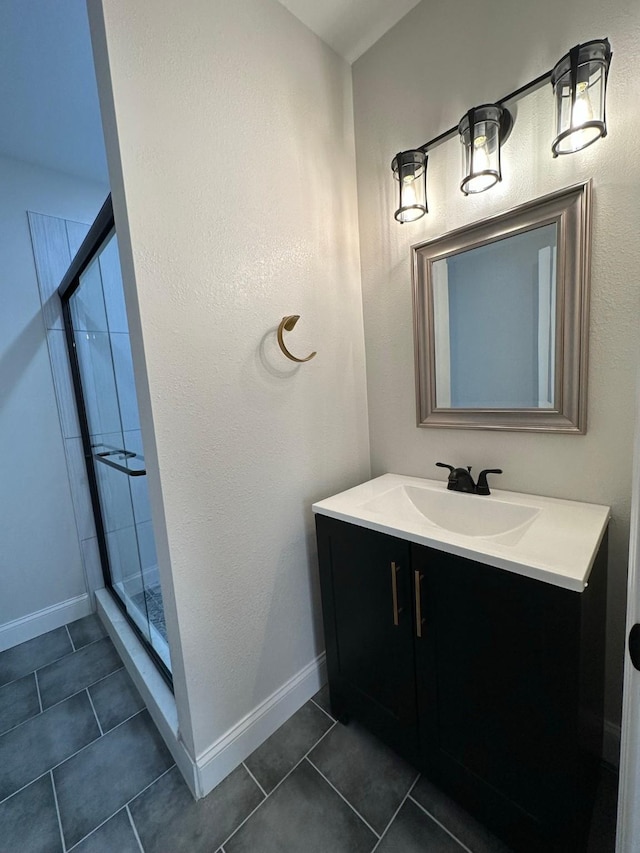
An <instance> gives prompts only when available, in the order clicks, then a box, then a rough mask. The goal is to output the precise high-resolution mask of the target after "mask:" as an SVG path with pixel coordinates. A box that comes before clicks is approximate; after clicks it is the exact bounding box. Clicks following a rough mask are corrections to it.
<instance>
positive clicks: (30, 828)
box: [0, 773, 62, 853]
mask: <svg viewBox="0 0 640 853" xmlns="http://www.w3.org/2000/svg"><path fill="white" fill-rule="evenodd" d="M0 850H2V851H3V853H5V851H6V853H19V851H20V853H22V852H23V851H24V853H58V851H61V850H62V841H61V840H60V827H59V826H58V814H57V812H56V804H55V800H54V797H53V788H52V786H51V775H50V774H49V773H47V775H46V776H43V777H42V779H38V780H37V781H36V782H32V783H31V785H29V786H28V787H26V788H25V789H24V790H23V791H20V792H19V793H17V794H14V796H13V797H10V798H9V799H8V800H5V801H4V803H0Z"/></svg>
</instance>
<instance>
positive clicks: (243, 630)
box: [89, 0, 369, 756]
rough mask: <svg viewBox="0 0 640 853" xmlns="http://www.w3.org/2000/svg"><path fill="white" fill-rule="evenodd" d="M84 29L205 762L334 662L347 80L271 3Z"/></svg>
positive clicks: (185, 675)
mask: <svg viewBox="0 0 640 853" xmlns="http://www.w3.org/2000/svg"><path fill="white" fill-rule="evenodd" d="M89 12H90V20H91V26H92V34H93V40H94V51H95V53H96V63H97V75H98V87H99V90H100V95H101V100H102V106H103V123H104V125H105V133H106V139H107V154H108V158H109V168H110V175H111V179H112V187H113V198H114V207H115V214H116V225H117V228H118V233H119V235H120V247H121V256H122V261H123V271H124V277H125V288H126V298H127V308H128V313H129V319H130V324H131V330H132V336H131V337H132V344H133V345H134V364H135V369H136V383H137V388H138V396H139V403H140V412H141V419H142V432H143V438H144V442H145V449H146V458H147V463H148V466H147V467H148V470H149V485H150V491H151V502H152V513H153V520H154V528H155V530H156V535H157V545H158V557H159V564H160V573H161V578H162V586H163V593H164V597H165V608H166V615H167V629H168V633H169V640H170V644H171V650H172V661H173V669H174V677H175V681H176V701H177V704H178V713H179V718H180V727H181V735H182V738H183V739H184V741H185V742H186V744H187V745H188V747H189V749H190V751H191V752H192V755H196V756H198V755H201V754H202V752H203V751H204V750H206V749H207V748H208V747H210V746H211V745H212V744H214V743H215V742H216V741H217V740H218V739H219V738H220V737H221V736H222V735H223V734H224V733H225V732H226V731H227V730H228V729H229V728H230V727H231V726H233V725H234V724H236V723H237V722H238V721H239V720H240V719H241V718H243V717H244V715H246V714H248V713H250V712H251V711H252V710H253V709H254V708H256V706H257V705H258V704H259V703H260V702H262V701H263V700H264V699H266V698H267V697H268V696H269V695H270V694H271V693H272V692H273V691H275V690H277V689H278V688H279V687H281V686H282V685H283V684H284V683H285V682H287V680H288V679H290V678H291V677H292V676H294V675H295V674H296V673H298V672H299V671H300V670H301V669H302V668H304V667H305V665H307V664H309V663H310V662H311V661H313V659H314V658H315V657H316V656H317V655H318V654H319V653H320V652H321V651H322V650H323V647H324V641H323V637H322V631H321V618H320V606H319V595H318V586H317V577H316V558H315V536H314V532H313V523H312V515H311V510H310V506H311V503H312V501H313V500H314V499H317V498H319V497H322V496H325V495H329V494H331V493H333V492H336V491H339V490H341V489H342V488H345V487H347V486H350V485H352V484H355V483H357V482H358V481H361V480H363V479H365V478H366V477H367V476H368V473H369V445H368V435H367V420H366V398H365V379H364V341H363V329H362V309H361V297H360V282H359V265H358V232H357V222H356V188H355V161H354V141H353V114H352V102H351V77H350V69H349V66H348V65H347V64H346V63H345V62H344V61H343V60H341V59H340V58H338V57H337V56H336V55H335V54H334V53H332V51H330V50H329V49H328V48H327V47H326V46H325V45H324V44H323V43H322V42H320V41H319V39H317V38H316V37H315V36H313V35H312V34H311V33H310V32H309V31H308V30H307V29H306V28H304V27H303V26H302V25H301V24H300V23H299V21H297V19H295V18H294V17H293V16H292V15H291V14H290V13H289V12H287V11H286V10H285V9H284V8H283V7H282V6H281V5H280V4H279V3H277V2H275V0H244V2H241V3H211V2H210V0H185V2H182V3H180V4H176V3H175V2H170V0H161V2H158V0H139V2H137V3H135V4H131V3H129V2H127V0H91V2H90V4H89ZM105 49H106V50H105ZM134 277H135V282H134ZM290 313H297V314H300V315H301V318H302V319H301V320H300V322H299V323H298V326H297V327H296V329H295V331H294V332H292V333H291V334H290V336H289V346H290V348H291V349H292V350H293V351H294V352H295V353H300V354H301V355H306V354H307V353H308V352H309V351H310V349H316V350H317V351H318V355H317V357H316V358H315V359H314V360H313V361H311V362H309V363H308V364H304V365H301V366H299V367H295V366H294V365H293V364H292V363H291V362H288V361H286V360H285V358H284V357H283V356H282V354H281V353H280V351H279V350H278V349H277V346H276V343H275V329H276V327H277V324H278V322H279V321H280V319H281V318H282V317H283V316H284V315H285V314H290ZM178 625H179V631H178V627H177V626H178Z"/></svg>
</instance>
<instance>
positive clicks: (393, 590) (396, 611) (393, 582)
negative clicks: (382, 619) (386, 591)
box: [391, 563, 402, 628]
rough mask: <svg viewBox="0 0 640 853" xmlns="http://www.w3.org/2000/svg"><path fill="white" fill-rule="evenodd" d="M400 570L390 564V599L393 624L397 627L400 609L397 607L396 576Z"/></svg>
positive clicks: (398, 567) (393, 564)
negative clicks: (391, 601)
mask: <svg viewBox="0 0 640 853" xmlns="http://www.w3.org/2000/svg"><path fill="white" fill-rule="evenodd" d="M399 569H400V566H396V564H395V563H391V598H392V600H393V624H394V625H395V626H396V628H397V627H398V624H399V622H400V610H401V609H402V608H399V607H398V580H397V574H398V571H399Z"/></svg>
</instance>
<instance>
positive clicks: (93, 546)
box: [80, 536, 104, 592]
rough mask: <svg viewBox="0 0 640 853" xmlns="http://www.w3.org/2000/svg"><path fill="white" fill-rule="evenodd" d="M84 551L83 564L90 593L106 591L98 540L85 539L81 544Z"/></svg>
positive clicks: (94, 538)
mask: <svg viewBox="0 0 640 853" xmlns="http://www.w3.org/2000/svg"><path fill="white" fill-rule="evenodd" d="M80 546H81V549H82V562H83V564H84V572H85V575H86V577H87V585H88V587H89V590H90V592H95V590H96V589H104V576H103V574H102V563H101V562H100V551H99V550H98V539H97V538H96V537H95V536H93V537H91V539H84V540H83V541H82V542H81V543H80Z"/></svg>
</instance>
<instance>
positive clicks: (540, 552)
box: [313, 474, 610, 591]
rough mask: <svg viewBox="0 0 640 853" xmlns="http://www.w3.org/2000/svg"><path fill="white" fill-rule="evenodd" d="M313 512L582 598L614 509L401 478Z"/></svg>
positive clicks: (358, 489) (372, 483) (321, 504)
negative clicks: (462, 489) (573, 592)
mask: <svg viewBox="0 0 640 853" xmlns="http://www.w3.org/2000/svg"><path fill="white" fill-rule="evenodd" d="M313 511H314V512H316V513H321V514H323V515H328V516H331V517H332V518H337V519H339V520H341V521H347V522H349V523H351V524H357V525H360V526H361V527H368V528H369V529H370V530H376V531H378V532H380V533H387V534H389V535H391V536H397V537H398V538H400V539H406V540H408V541H409V542H416V543H417V544H419V545H426V546H428V547H431V548H436V549H439V550H441V551H447V552H449V553H450V554H457V555H458V556H460V557H468V558H470V559H472V560H476V561H479V562H482V563H487V564H489V565H492V566H496V567H497V568H501V569H505V570H506V571H510V572H515V573H517V574H521V575H526V576H527V577H530V578H535V579H537V580H542V581H545V582H547V583H552V584H555V585H556V586H562V587H565V588H566V589H572V590H576V591H581V590H583V589H584V588H585V587H586V585H587V583H588V579H589V572H590V571H591V567H592V565H593V560H594V559H595V555H596V554H597V551H598V548H599V545H600V542H601V541H602V537H603V536H604V534H605V531H606V529H607V523H608V521H609V516H610V509H609V507H608V506H598V505H596V504H585V503H579V502H577V501H566V500H559V499H557V498H547V497H542V496H541V495H526V494H520V493H518V492H506V491H503V490H501V489H492V491H491V494H490V495H468V494H464V493H462V492H450V491H448V490H447V484H446V482H443V481H441V480H423V479H420V478H418V477H407V476H405V475H402V474H384V475H383V476H382V477H376V479H375V480H369V481H368V482H367V483H361V484H360V485H359V486H355V487H354V488H352V489H348V490H347V491H346V492H341V493H340V494H338V495H334V496H333V497H330V498H326V499H325V500H323V501H318V502H317V503H315V504H314V505H313Z"/></svg>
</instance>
